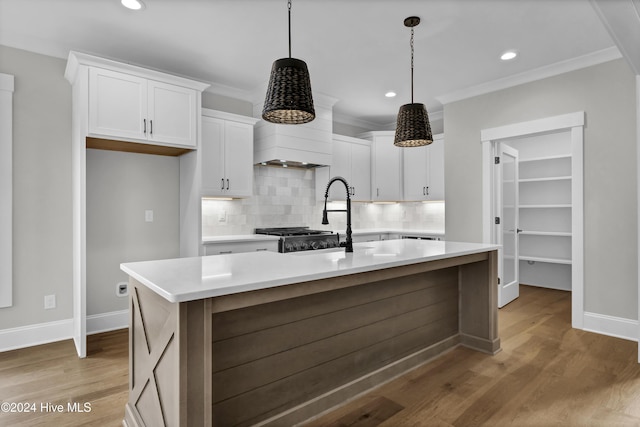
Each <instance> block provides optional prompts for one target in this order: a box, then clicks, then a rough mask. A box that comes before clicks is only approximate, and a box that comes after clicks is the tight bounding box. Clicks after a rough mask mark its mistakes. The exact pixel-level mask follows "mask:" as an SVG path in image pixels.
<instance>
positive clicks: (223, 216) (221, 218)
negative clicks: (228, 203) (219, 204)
mask: <svg viewBox="0 0 640 427" xmlns="http://www.w3.org/2000/svg"><path fill="white" fill-rule="evenodd" d="M218 222H227V211H220V213H219V214H218Z"/></svg>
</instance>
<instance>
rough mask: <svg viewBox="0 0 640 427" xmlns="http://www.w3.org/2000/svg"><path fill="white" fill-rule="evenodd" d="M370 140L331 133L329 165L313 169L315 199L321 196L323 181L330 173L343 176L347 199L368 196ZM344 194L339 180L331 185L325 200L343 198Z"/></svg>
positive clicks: (344, 191)
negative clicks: (347, 186) (346, 184)
mask: <svg viewBox="0 0 640 427" xmlns="http://www.w3.org/2000/svg"><path fill="white" fill-rule="evenodd" d="M370 144H371V143H370V142H369V141H366V140H363V139H358V138H351V137H348V136H343V135H333V140H332V148H331V150H332V153H331V166H328V167H323V168H318V169H316V190H317V195H318V200H324V193H325V191H326V188H327V183H328V182H329V180H330V179H331V178H333V177H334V176H341V177H343V178H344V179H346V180H347V183H348V184H349V195H350V196H351V200H353V201H369V200H371V146H370ZM346 197H347V194H346V189H345V188H344V186H343V185H342V184H334V185H332V186H331V189H330V191H329V200H345V199H346Z"/></svg>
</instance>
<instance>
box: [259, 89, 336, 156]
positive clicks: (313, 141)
mask: <svg viewBox="0 0 640 427" xmlns="http://www.w3.org/2000/svg"><path fill="white" fill-rule="evenodd" d="M265 91H266V86H265ZM265 91H263V92H262V93H261V95H262V99H261V100H260V101H259V102H256V103H254V104H253V115H254V117H261V115H262V107H263V105H264V93H266V92H265ZM313 100H314V107H315V110H316V118H315V119H314V120H313V121H312V122H309V123H305V124H301V125H281V124H274V123H269V122H267V121H264V120H260V121H259V122H258V123H257V124H256V126H255V128H254V144H253V163H254V164H257V165H260V164H262V165H270V166H284V165H287V166H288V167H298V168H314V167H318V166H330V165H331V139H332V135H333V105H334V104H335V103H336V102H337V99H335V98H331V97H328V96H326V95H322V94H318V93H315V92H314V93H313Z"/></svg>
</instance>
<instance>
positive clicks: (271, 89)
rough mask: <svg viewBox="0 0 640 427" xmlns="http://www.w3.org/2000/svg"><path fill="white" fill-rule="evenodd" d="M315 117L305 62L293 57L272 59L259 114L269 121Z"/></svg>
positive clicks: (300, 120) (298, 121) (290, 121)
mask: <svg viewBox="0 0 640 427" xmlns="http://www.w3.org/2000/svg"><path fill="white" fill-rule="evenodd" d="M315 117H316V112H315V109H314V108H313V96H312V94H311V79H310V78H309V70H308V69H307V64H306V63H305V62H304V61H302V60H300V59H296V58H282V59H277V60H275V61H274V62H273V66H272V67H271V78H270V79H269V86H268V87H267V96H266V99H265V101H264V108H263V110H262V118H263V119H264V120H266V121H268V122H271V123H280V124H302V123H309V122H310V121H312V120H313V119H314V118H315Z"/></svg>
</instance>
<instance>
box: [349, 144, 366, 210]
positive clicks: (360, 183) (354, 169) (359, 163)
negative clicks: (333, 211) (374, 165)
mask: <svg viewBox="0 0 640 427" xmlns="http://www.w3.org/2000/svg"><path fill="white" fill-rule="evenodd" d="M349 184H350V185H351V186H352V187H353V194H352V195H351V200H356V201H368V200H371V148H369V146H368V145H363V144H351V180H350V181H349Z"/></svg>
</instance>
